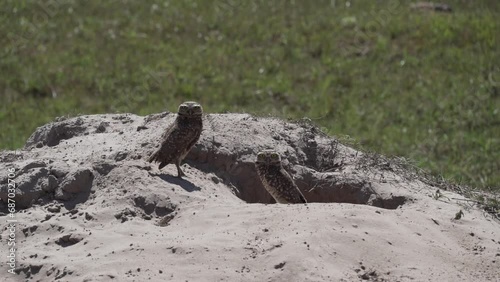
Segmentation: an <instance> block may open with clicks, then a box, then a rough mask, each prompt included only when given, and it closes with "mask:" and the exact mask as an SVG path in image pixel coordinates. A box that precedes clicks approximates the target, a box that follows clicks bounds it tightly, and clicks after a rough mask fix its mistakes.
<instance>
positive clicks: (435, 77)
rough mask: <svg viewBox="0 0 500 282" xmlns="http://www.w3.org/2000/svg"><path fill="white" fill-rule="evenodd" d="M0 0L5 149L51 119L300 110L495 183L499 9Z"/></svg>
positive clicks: (434, 165)
mask: <svg viewBox="0 0 500 282" xmlns="http://www.w3.org/2000/svg"><path fill="white" fill-rule="evenodd" d="M413 2H414V1H403V0H400V1H394V0H393V1H368V0H366V1H361V0H359V1H356V0H352V1H339V0H337V1H335V0H328V1H321V0H315V1H298V0H296V1H292V0H286V1H285V0H283V1H236V0H213V1H201V0H200V1H172V0H170V1H168V0H163V1H132V0H129V1H125V0H123V1H117V0H115V1H102V2H100V1H65V0H52V1H22V0H4V1H2V6H1V7H0V9H1V16H0V26H1V30H0V71H1V76H0V95H1V101H2V103H1V106H0V107H1V112H0V128H1V130H0V148H1V149H14V148H19V147H22V146H23V144H24V142H25V141H26V139H27V138H28V137H29V135H30V134H31V133H32V132H33V131H34V129H35V128H36V127H38V126H40V125H43V124H45V123H47V122H50V121H52V120H53V119H54V118H55V117H57V116H63V115H64V116H76V115H80V114H97V113H115V112H132V113H135V114H139V115H146V114H150V113H155V112H160V111H165V110H170V111H175V110H176V108H177V105H178V104H179V103H180V102H182V101H185V100H196V101H199V102H201V103H202V105H203V107H204V109H205V111H206V112H210V113H213V112H226V111H228V112H247V113H252V114H256V115H267V114H271V115H275V116H280V117H283V118H293V119H296V118H302V117H304V116H307V117H309V118H311V119H312V120H313V121H314V122H315V123H316V124H318V125H320V126H321V127H323V128H324V130H325V131H326V132H327V133H328V134H330V135H334V136H341V137H345V136H350V137H352V138H353V139H355V140H357V141H358V142H359V143H360V144H361V146H362V147H364V148H366V149H368V150H372V151H376V152H379V153H383V154H387V155H398V156H405V157H408V158H411V159H414V160H415V161H416V162H417V164H418V165H419V166H421V167H423V168H426V169H429V170H430V171H431V172H432V173H434V174H436V175H443V176H444V177H446V178H448V179H452V180H454V181H455V182H457V183H463V184H469V185H472V186H474V187H478V188H481V189H486V190H497V191H499V190H500V187H499V186H500V48H499V41H500V39H499V35H500V20H499V16H500V13H499V12H500V4H499V1H496V0H490V1H487V0H483V1H468V0H454V1H451V0H450V1H446V3H447V4H450V5H451V6H452V8H453V13H435V12H429V11H414V10H411V9H410V3H413Z"/></svg>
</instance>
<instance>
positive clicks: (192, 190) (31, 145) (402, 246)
mask: <svg viewBox="0 0 500 282" xmlns="http://www.w3.org/2000/svg"><path fill="white" fill-rule="evenodd" d="M174 118H175V115H174V114H168V113H162V114H156V115H150V116H147V117H140V116H135V115H130V114H122V115H111V114H109V115H95V116H81V117H77V118H72V119H67V120H59V121H56V122H54V123H51V124H47V125H45V126H43V127H40V128H38V129H37V131H36V132H35V133H34V134H33V135H32V136H31V137H30V139H29V140H28V141H27V144H26V147H25V148H24V149H23V150H21V151H18V152H13V151H4V152H2V153H1V154H0V160H1V163H0V183H1V189H0V198H1V199H2V202H1V204H0V210H1V211H3V212H2V214H1V216H0V226H1V227H2V229H1V230H2V233H1V236H2V237H1V238H2V244H4V247H2V250H3V251H5V252H7V241H6V240H7V237H8V236H9V233H8V230H7V229H8V228H7V226H8V224H7V219H8V217H7V211H6V206H5V201H6V199H7V190H6V189H7V187H6V186H7V181H8V180H7V178H8V169H9V168H15V171H16V172H15V178H14V180H15V181H16V182H17V185H18V187H17V192H16V193H17V195H16V202H17V205H18V206H17V207H18V209H20V211H19V212H18V213H17V214H16V219H17V220H18V226H17V231H16V243H17V245H16V246H17V247H18V250H17V267H16V272H17V275H12V274H9V273H7V270H8V266H7V264H6V262H7V259H6V255H2V257H3V258H4V261H5V263H4V262H2V264H1V270H0V271H2V275H1V276H0V277H3V278H0V279H3V280H2V281H24V280H28V281H362V280H368V281H500V224H499V223H498V222H497V221H495V220H493V219H492V218H491V217H490V216H488V215H487V214H485V213H484V212H482V211H481V210H479V209H477V208H474V207H472V206H469V205H467V203H468V201H466V199H465V198H463V197H462V196H460V195H458V194H455V193H452V192H449V191H441V192H442V196H440V197H436V190H437V188H436V187H430V186H429V185H427V184H425V183H423V182H421V181H420V180H419V178H418V177H417V176H416V175H415V174H414V173H412V172H410V171H406V170H404V169H403V168H401V167H399V166H398V165H397V164H394V163H392V162H389V161H387V159H385V158H382V157H374V156H372V155H365V154H362V153H360V152H357V151H355V150H354V149H352V148H349V147H346V146H343V145H341V144H339V143H338V142H337V141H336V140H335V139H332V138H328V137H327V136H324V135H323V134H322V133H321V132H320V131H318V130H317V129H316V128H314V127H313V126H311V125H310V124H309V123H308V122H306V121H304V122H300V123H288V122H285V121H282V120H278V119H257V118H254V117H252V116H249V115H245V114H217V115H215V114H214V115H207V116H205V118H204V131H203V133H202V138H201V140H200V141H199V142H198V144H197V145H196V147H195V148H193V150H192V152H191V153H190V154H189V155H188V158H187V161H186V164H184V166H183V169H184V171H185V173H186V174H187V177H186V178H185V179H178V178H176V177H174V175H176V170H175V166H174V165H169V166H167V167H166V168H164V169H163V170H162V171H159V170H158V169H157V166H156V165H151V164H149V163H147V162H145V159H146V156H148V155H149V154H150V153H151V152H152V151H153V150H154V148H155V146H157V145H159V143H158V139H159V138H160V136H161V134H162V133H163V130H164V128H165V127H166V126H167V125H168V124H169V123H170V122H172V121H173V119H174ZM269 148H275V149H277V150H278V151H280V152H281V153H282V155H283V156H284V159H285V167H286V168H287V170H288V171H289V172H290V173H291V174H292V175H293V176H294V178H295V180H296V182H297V184H298V186H299V188H300V189H301V190H302V191H303V193H304V195H305V197H306V198H307V199H308V200H309V202H310V203H308V204H307V205H279V204H274V203H273V200H272V198H271V197H270V196H269V195H268V194H267V192H266V191H265V190H264V189H263V187H262V185H261V184H260V183H259V181H258V179H257V178H256V172H255V169H254V167H253V161H254V160H255V156H256V153H257V152H258V151H259V150H263V149H269ZM436 198H437V199H436ZM460 210H462V211H463V212H464V216H463V217H462V218H461V219H459V220H455V219H454V217H455V215H456V213H457V212H458V211H460ZM3 251H2V252H3ZM4 273H5V275H4Z"/></svg>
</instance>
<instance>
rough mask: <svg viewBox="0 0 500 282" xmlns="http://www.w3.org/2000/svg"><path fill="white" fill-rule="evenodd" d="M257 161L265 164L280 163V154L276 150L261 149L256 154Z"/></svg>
mask: <svg viewBox="0 0 500 282" xmlns="http://www.w3.org/2000/svg"><path fill="white" fill-rule="evenodd" d="M257 163H261V164H267V165H281V156H280V155H279V154H278V152H276V151H272V150H268V151H262V152H259V153H258V154H257Z"/></svg>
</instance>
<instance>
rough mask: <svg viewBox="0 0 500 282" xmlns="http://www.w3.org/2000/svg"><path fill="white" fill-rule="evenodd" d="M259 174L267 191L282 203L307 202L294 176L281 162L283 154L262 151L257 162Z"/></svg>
mask: <svg viewBox="0 0 500 282" xmlns="http://www.w3.org/2000/svg"><path fill="white" fill-rule="evenodd" d="M255 167H256V168H257V174H258V175H259V177H260V180H261V181H262V184H263V185H264V188H266V190H267V192H269V194H271V196H272V197H273V198H274V199H275V200H276V202H277V203H280V204H300V203H307V201H306V199H305V198H304V195H302V193H301V192H300V190H299V188H298V187H297V185H295V182H293V179H292V177H291V176H290V174H288V172H286V170H285V169H284V168H283V166H282V164H281V156H280V155H279V154H278V153H277V152H275V151H262V152H260V153H258V154H257V161H256V162H255Z"/></svg>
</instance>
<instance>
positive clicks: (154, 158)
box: [148, 151, 159, 163]
mask: <svg viewBox="0 0 500 282" xmlns="http://www.w3.org/2000/svg"><path fill="white" fill-rule="evenodd" d="M158 155H159V154H158V151H156V152H154V154H152V155H151V156H150V157H149V158H148V162H150V163H152V162H159V160H158Z"/></svg>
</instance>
